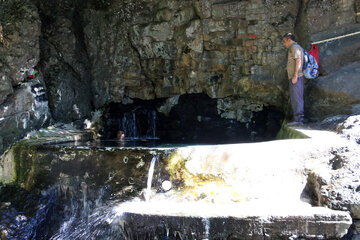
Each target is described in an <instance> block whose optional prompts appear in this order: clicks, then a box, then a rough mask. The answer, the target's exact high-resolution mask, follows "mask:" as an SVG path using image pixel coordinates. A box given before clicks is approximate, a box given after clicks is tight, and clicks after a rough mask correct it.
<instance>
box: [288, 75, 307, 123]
mask: <svg viewBox="0 0 360 240" xmlns="http://www.w3.org/2000/svg"><path fill="white" fill-rule="evenodd" d="M304 82H305V78H304V77H303V76H302V77H299V78H298V80H297V83H296V84H292V82H291V80H290V83H289V86H290V100H291V107H292V110H293V115H294V121H296V122H303V121H304Z"/></svg>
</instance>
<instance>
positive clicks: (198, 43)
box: [0, 0, 360, 123]
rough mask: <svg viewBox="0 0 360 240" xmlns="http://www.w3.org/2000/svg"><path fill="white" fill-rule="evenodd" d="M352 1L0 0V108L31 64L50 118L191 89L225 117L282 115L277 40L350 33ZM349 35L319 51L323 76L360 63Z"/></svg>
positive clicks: (74, 117) (68, 118)
mask: <svg viewBox="0 0 360 240" xmlns="http://www.w3.org/2000/svg"><path fill="white" fill-rule="evenodd" d="M359 5H360V4H359V1H358V0H340V1H338V0H329V1H315V0H307V1H296V0H277V1H275V0H242V1H222V0H184V1H175V0H161V1H154V0H141V1H135V0H127V1H120V0H104V1H95V0H92V1H85V0H77V1H60V0H55V1H45V0H37V1H35V0H14V1H1V2H0V11H1V14H0V18H1V22H0V25H1V27H0V66H1V68H0V104H3V103H4V102H6V101H8V99H9V97H11V96H13V95H16V94H17V93H16V91H17V90H16V89H17V86H19V84H21V83H22V82H23V81H24V78H25V77H26V75H27V71H29V70H30V69H31V68H32V67H34V66H36V65H37V66H39V68H40V72H41V73H42V76H43V81H42V80H41V82H43V83H44V84H45V85H44V87H45V89H46V93H47V96H48V99H49V102H48V103H49V108H50V111H51V114H52V117H53V118H54V120H56V121H63V122H74V121H75V122H78V123H81V122H82V121H83V120H84V119H85V118H89V117H90V116H91V112H92V111H94V110H97V109H102V108H106V106H107V104H108V103H111V102H114V103H122V104H128V103H131V102H133V99H136V98H139V99H143V100H150V99H157V98H171V97H174V96H177V95H183V94H191V93H205V94H207V95H208V96H209V97H211V98H217V99H219V100H220V101H222V99H224V101H226V102H227V108H226V109H227V110H228V111H229V112H235V113H241V112H242V109H251V108H252V107H251V106H254V105H256V106H260V108H259V109H261V108H262V106H265V107H266V106H268V107H274V108H276V109H278V110H280V111H283V112H287V111H288V93H287V89H288V86H287V79H286V78H287V77H286V72H285V64H286V49H285V48H284V47H283V46H282V40H281V38H282V35H283V34H284V33H286V32H289V31H291V32H295V33H296V35H297V36H298V41H299V42H300V43H301V44H302V45H303V46H304V47H305V48H306V49H307V48H308V46H309V43H311V42H313V41H318V40H322V39H324V38H329V37H335V36H338V35H341V34H347V33H351V32H354V31H356V30H357V29H359V23H358V22H359V14H358V12H359ZM357 39H358V38H356V37H354V38H346V39H343V40H340V41H339V42H332V43H331V44H330V43H329V44H323V45H320V46H319V47H320V65H321V68H322V70H321V72H322V74H323V75H327V74H332V71H334V70H339V69H340V68H342V67H344V66H345V65H348V64H350V63H352V62H355V61H359V60H360V59H359V56H360V55H359V54H357V53H358V52H359V49H360V46H359V44H357ZM34 84H36V83H35V82H34ZM315 85H316V84H315ZM317 87H319V88H320V90H321V86H320V85H319V86H316V88H317ZM311 91H312V90H311ZM312 92H314V91H312ZM315 92H316V91H315ZM306 94H307V93H306ZM326 94H327V92H326ZM329 94H330V95H331V94H333V92H329ZM308 99H311V101H313V102H315V103H319V102H321V101H322V99H319V98H318V97H316V96H311V97H309V98H308ZM239 101H240V102H241V103H242V104H241V108H242V109H238V108H239V104H238V102H239ZM357 101H358V99H355V100H354V99H352V100H351V101H349V102H350V105H352V104H353V103H354V102H357ZM313 102H310V103H309V105H310V106H311V105H314V104H313ZM329 104H330V106H331V105H332V104H337V102H336V101H335V103H331V102H329ZM318 106H321V104H318ZM25 111H26V110H25ZM255 112H256V110H255ZM313 112H315V113H317V112H318V113H319V114H317V116H314V117H313V119H319V118H320V119H321V118H323V117H324V116H323V115H321V114H320V113H321V112H322V111H316V110H314V111H313ZM334 114H337V112H334ZM222 115H224V116H227V118H229V116H231V115H233V116H234V117H233V119H244V116H239V114H227V113H222ZM249 121H251V119H250V120H249Z"/></svg>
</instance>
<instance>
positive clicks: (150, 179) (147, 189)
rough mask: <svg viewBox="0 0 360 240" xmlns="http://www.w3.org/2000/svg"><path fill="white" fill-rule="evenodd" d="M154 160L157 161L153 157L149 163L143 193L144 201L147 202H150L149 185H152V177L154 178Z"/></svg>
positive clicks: (155, 157)
mask: <svg viewBox="0 0 360 240" xmlns="http://www.w3.org/2000/svg"><path fill="white" fill-rule="evenodd" d="M156 160H157V156H154V157H153V158H152V159H151V163H150V168H149V173H148V179H147V185H146V192H145V200H146V201H147V202H148V201H149V200H150V197H151V184H152V180H153V176H154V168H155V163H156Z"/></svg>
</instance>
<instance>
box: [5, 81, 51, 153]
mask: <svg viewBox="0 0 360 240" xmlns="http://www.w3.org/2000/svg"><path fill="white" fill-rule="evenodd" d="M0 110H1V111H0V136H1V140H0V154H1V153H3V152H4V151H5V150H6V149H7V148H8V147H9V146H10V145H11V144H13V143H14V142H16V141H18V140H20V139H21V138H23V137H24V136H26V134H27V133H28V132H30V131H32V130H37V129H40V128H41V127H44V126H46V125H47V124H48V123H49V121H50V118H51V117H50V112H49V107H48V101H47V95H46V92H45V90H44V85H42V84H41V82H40V81H39V79H35V80H33V81H30V82H26V83H24V84H22V85H21V86H20V87H17V88H16V89H15V91H14V93H13V95H12V96H10V97H8V98H7V101H6V102H5V103H3V104H2V105H1V106H0Z"/></svg>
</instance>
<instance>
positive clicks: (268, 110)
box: [100, 93, 285, 144]
mask: <svg viewBox="0 0 360 240" xmlns="http://www.w3.org/2000/svg"><path fill="white" fill-rule="evenodd" d="M244 114H247V115H248V116H246V118H247V119H248V121H247V122H240V121H238V120H236V119H227V118H224V117H222V116H221V113H220V112H219V109H218V100H217V99H212V98H210V97H208V96H207V95H206V94H202V93H200V94H185V95H181V96H178V97H177V98H173V101H172V102H170V103H169V99H155V100H140V99H135V100H134V101H133V103H131V104H126V105H125V104H120V103H110V104H109V105H108V108H107V111H106V113H105V114H104V118H103V127H102V129H101V130H100V134H101V139H102V140H118V139H117V138H118V132H119V131H123V132H124V133H125V139H127V140H140V141H148V140H150V141H156V142H158V143H174V144H177V143H183V144H231V143H244V142H260V141H269V140H274V139H275V137H276V135H277V133H278V132H279V130H280V128H281V124H282V121H283V120H284V117H285V116H284V114H283V113H282V112H281V111H279V110H277V109H276V108H275V107H263V108H262V109H261V110H258V111H252V112H251V111H248V112H245V113H244Z"/></svg>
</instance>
